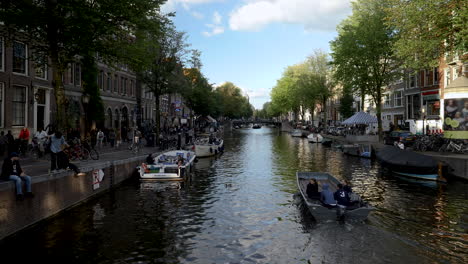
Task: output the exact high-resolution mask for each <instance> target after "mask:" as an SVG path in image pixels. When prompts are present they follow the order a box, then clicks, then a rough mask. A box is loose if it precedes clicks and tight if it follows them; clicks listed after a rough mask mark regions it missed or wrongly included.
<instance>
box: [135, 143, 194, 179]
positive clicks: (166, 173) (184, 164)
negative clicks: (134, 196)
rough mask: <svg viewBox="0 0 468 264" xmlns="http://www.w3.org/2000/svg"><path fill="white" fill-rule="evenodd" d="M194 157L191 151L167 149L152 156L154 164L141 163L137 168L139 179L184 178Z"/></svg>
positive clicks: (190, 169)
mask: <svg viewBox="0 0 468 264" xmlns="http://www.w3.org/2000/svg"><path fill="white" fill-rule="evenodd" d="M195 157H196V155H195V153H194V152H192V151H186V150H173V151H168V152H164V153H162V154H160V155H158V156H157V157H156V158H154V164H147V163H142V164H141V165H140V166H138V167H137V170H138V172H139V173H140V179H157V180H184V179H185V178H186V177H188V176H189V175H190V172H191V171H192V168H193V163H194V161H195Z"/></svg>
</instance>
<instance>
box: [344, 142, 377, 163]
mask: <svg viewBox="0 0 468 264" xmlns="http://www.w3.org/2000/svg"><path fill="white" fill-rule="evenodd" d="M341 148H342V149H343V153H345V154H347V155H350V156H356V157H361V158H368V159H370V158H372V145H364V144H353V145H342V147H341Z"/></svg>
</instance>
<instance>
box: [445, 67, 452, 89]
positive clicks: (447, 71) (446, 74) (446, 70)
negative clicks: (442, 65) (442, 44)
mask: <svg viewBox="0 0 468 264" xmlns="http://www.w3.org/2000/svg"><path fill="white" fill-rule="evenodd" d="M450 75H451V73H450V68H447V69H445V70H444V77H445V81H444V86H445V87H447V86H448V85H449V84H450V80H451V79H450Z"/></svg>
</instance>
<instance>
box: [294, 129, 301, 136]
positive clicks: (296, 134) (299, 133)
mask: <svg viewBox="0 0 468 264" xmlns="http://www.w3.org/2000/svg"><path fill="white" fill-rule="evenodd" d="M291 136H293V137H302V136H303V133H302V130H300V129H294V130H293V131H292V132H291Z"/></svg>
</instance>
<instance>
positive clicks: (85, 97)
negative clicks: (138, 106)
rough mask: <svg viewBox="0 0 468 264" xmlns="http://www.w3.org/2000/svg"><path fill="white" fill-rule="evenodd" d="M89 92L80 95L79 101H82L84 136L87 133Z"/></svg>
mask: <svg viewBox="0 0 468 264" xmlns="http://www.w3.org/2000/svg"><path fill="white" fill-rule="evenodd" d="M89 99H90V97H89V94H83V95H82V96H81V102H82V103H83V108H84V111H85V120H84V137H85V138H86V137H87V135H88V104H89Z"/></svg>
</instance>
